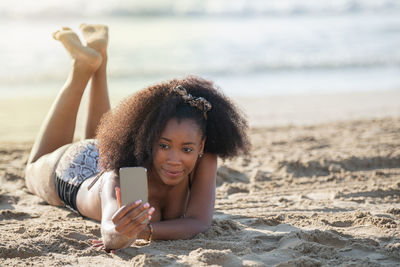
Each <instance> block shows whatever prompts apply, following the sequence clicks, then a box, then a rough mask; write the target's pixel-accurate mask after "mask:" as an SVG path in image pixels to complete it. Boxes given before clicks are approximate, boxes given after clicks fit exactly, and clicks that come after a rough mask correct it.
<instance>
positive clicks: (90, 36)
mask: <svg viewBox="0 0 400 267" xmlns="http://www.w3.org/2000/svg"><path fill="white" fill-rule="evenodd" d="M79 28H80V29H81V31H82V34H83V37H84V38H85V40H86V43H87V45H88V46H89V47H91V48H93V49H95V50H96V51H97V52H99V53H100V54H101V55H102V57H103V58H105V57H107V44H108V27H107V26H106V25H101V24H85V23H83V24H81V26H80V27H79Z"/></svg>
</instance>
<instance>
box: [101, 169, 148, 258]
mask: <svg viewBox="0 0 400 267" xmlns="http://www.w3.org/2000/svg"><path fill="white" fill-rule="evenodd" d="M103 179H104V183H103V185H102V191H101V207H102V218H101V235H102V239H103V244H104V247H105V248H106V250H110V249H113V250H115V249H119V248H124V247H127V246H129V245H130V244H132V243H133V242H134V241H135V240H136V238H137V235H138V233H140V232H141V231H142V230H143V229H144V228H145V227H146V224H142V222H144V221H145V220H146V219H149V218H150V217H149V216H151V214H152V212H153V211H154V209H149V208H150V206H149V205H148V204H146V203H141V202H139V201H137V202H135V203H130V204H128V205H125V206H122V207H119V205H118V202H117V199H116V193H115V188H116V187H119V177H118V175H117V174H116V173H115V172H107V173H105V174H104V177H103ZM144 210H147V212H144V213H143V214H142V215H141V216H139V217H137V216H138V215H139V214H140V213H141V212H142V211H144ZM136 217H137V218H136Z"/></svg>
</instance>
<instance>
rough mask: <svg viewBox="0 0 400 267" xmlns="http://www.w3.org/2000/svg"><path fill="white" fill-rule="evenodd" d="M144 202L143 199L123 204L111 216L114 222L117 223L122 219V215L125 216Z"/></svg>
mask: <svg viewBox="0 0 400 267" xmlns="http://www.w3.org/2000/svg"><path fill="white" fill-rule="evenodd" d="M141 203H142V200H141V199H139V200H136V202H132V203H129V204H127V205H124V206H122V207H121V208H120V209H119V210H118V211H117V212H116V213H115V214H114V215H113V217H112V218H111V220H112V222H113V223H117V222H118V221H120V220H121V218H122V217H124V216H125V215H126V214H127V213H128V212H130V211H131V210H132V209H135V208H137V207H139V206H140V204H141Z"/></svg>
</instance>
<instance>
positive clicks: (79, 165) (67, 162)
mask: <svg viewBox="0 0 400 267" xmlns="http://www.w3.org/2000/svg"><path fill="white" fill-rule="evenodd" d="M96 144H97V141H96V140H94V139H87V140H82V141H79V142H77V143H73V144H72V145H71V146H70V147H69V148H68V149H67V150H66V151H65V153H64V154H63V155H62V156H61V158H60V161H59V162H58V164H57V167H56V170H55V173H54V183H55V186H56V191H57V194H58V196H59V197H60V199H61V200H62V201H63V202H64V203H65V205H66V206H67V207H69V208H71V209H73V210H74V211H77V212H78V213H79V211H78V209H77V207H76V196H77V194H78V190H79V187H80V186H81V184H82V183H83V182H84V181H85V180H86V179H88V178H90V177H93V176H95V175H97V174H98V173H99V170H98V166H97V165H98V160H99V151H98V149H97V147H96Z"/></svg>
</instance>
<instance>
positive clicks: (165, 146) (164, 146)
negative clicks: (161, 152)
mask: <svg viewBox="0 0 400 267" xmlns="http://www.w3.org/2000/svg"><path fill="white" fill-rule="evenodd" d="M160 147H161V149H167V148H169V146H168V145H167V144H160Z"/></svg>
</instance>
